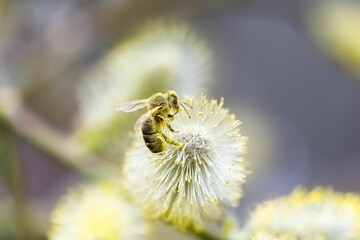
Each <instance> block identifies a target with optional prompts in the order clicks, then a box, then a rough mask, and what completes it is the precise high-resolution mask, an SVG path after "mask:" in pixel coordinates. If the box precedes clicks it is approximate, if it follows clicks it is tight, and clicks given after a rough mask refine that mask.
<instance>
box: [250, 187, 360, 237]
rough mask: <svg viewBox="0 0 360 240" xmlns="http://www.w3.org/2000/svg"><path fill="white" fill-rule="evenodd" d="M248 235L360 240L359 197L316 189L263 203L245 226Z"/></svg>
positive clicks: (296, 191)
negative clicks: (265, 234) (257, 233)
mask: <svg viewBox="0 0 360 240" xmlns="http://www.w3.org/2000/svg"><path fill="white" fill-rule="evenodd" d="M245 231H246V232H247V233H248V234H251V233H254V232H258V231H266V232H267V233H269V234H272V235H274V236H276V237H278V238H280V239H291V240H292V239H294V240H303V239H307V240H318V239H321V240H355V239H360V197H359V196H358V195H356V194H352V193H347V194H341V193H336V192H334V191H332V190H329V189H324V188H316V189H314V190H312V191H310V192H307V191H305V190H304V189H301V188H298V189H296V190H295V191H294V192H293V193H291V194H290V196H286V197H281V198H278V199H274V200H270V201H266V202H264V203H262V204H260V205H259V206H258V207H257V208H256V209H255V211H254V212H253V213H252V214H251V217H250V220H249V221H248V223H247V224H246V225H245Z"/></svg>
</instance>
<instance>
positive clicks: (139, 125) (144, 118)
mask: <svg viewBox="0 0 360 240" xmlns="http://www.w3.org/2000/svg"><path fill="white" fill-rule="evenodd" d="M160 108H161V106H157V107H155V108H153V109H151V110H149V111H147V112H146V113H144V114H143V115H141V117H140V118H139V119H138V120H137V121H136V123H135V130H138V129H141V125H142V124H143V122H144V121H145V120H146V119H148V118H149V117H151V115H152V114H153V113H154V112H156V111H157V110H159V109H160Z"/></svg>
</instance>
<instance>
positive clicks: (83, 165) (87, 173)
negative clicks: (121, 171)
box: [0, 106, 118, 178]
mask: <svg viewBox="0 0 360 240" xmlns="http://www.w3.org/2000/svg"><path fill="white" fill-rule="evenodd" d="M0 121H2V122H3V123H4V124H3V126H4V127H6V128H7V130H10V131H12V132H13V133H14V134H16V135H18V136H20V137H22V138H24V139H26V140H27V141H28V142H29V143H30V144H32V145H33V146H35V147H37V148H39V149H41V150H42V151H44V152H46V153H47V154H49V155H50V156H52V157H53V158H54V159H55V160H57V161H59V162H61V163H62V164H63V165H65V166H67V167H69V168H71V169H73V170H75V171H76V172H78V173H80V174H82V175H83V176H84V177H87V178H97V177H101V176H103V175H105V174H107V175H115V174H117V173H118V166H114V164H112V163H111V162H109V161H105V160H103V159H101V158H99V157H97V156H93V155H90V154H88V153H87V152H86V151H85V150H84V149H83V148H82V147H81V146H79V144H78V143H77V142H74V140H72V139H71V138H70V137H67V136H65V135H63V134H62V133H61V132H59V131H57V130H56V129H54V128H52V127H50V126H49V125H48V124H47V123H45V122H44V121H43V120H42V119H40V118H38V117H37V116H35V115H34V114H33V113H32V112H31V111H29V110H28V109H26V108H25V107H24V106H19V107H18V108H17V109H15V110H13V111H11V113H9V111H8V112H6V111H4V109H1V108H0Z"/></svg>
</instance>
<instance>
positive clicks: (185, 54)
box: [78, 20, 212, 156]
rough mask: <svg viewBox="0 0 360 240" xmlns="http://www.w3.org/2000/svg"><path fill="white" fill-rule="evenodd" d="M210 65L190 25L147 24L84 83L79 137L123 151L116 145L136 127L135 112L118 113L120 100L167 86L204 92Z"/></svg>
mask: <svg viewBox="0 0 360 240" xmlns="http://www.w3.org/2000/svg"><path fill="white" fill-rule="evenodd" d="M211 67H212V60H211V54H210V52H209V50H208V48H207V47H206V45H205V44H204V42H203V41H202V40H201V39H200V38H199V37H198V36H197V35H196V34H195V33H193V32H192V31H191V30H189V28H188V27H187V26H185V25H184V24H180V23H177V22H175V21H165V20H164V21H160V20H159V21H154V22H151V23H149V24H147V25H146V26H145V27H144V28H143V29H141V30H140V31H139V32H138V33H137V34H135V35H134V36H133V37H131V38H129V39H128V40H125V41H124V42H121V43H120V44H119V45H118V46H117V47H115V48H114V49H113V50H111V51H110V52H109V54H107V55H106V56H105V58H104V59H103V60H102V61H100V63H98V64H97V65H96V66H95V67H94V68H93V69H91V70H90V71H89V73H88V74H87V75H86V76H85V79H84V81H82V83H81V85H80V86H79V101H80V108H81V110H82V113H81V116H80V118H81V121H82V123H81V129H80V131H79V132H78V137H79V139H81V142H83V143H84V144H85V145H86V146H87V147H89V148H90V149H93V150H94V149H95V150H99V149H101V150H103V149H109V148H111V149H121V146H117V147H114V145H113V143H114V142H121V137H122V136H125V134H124V133H127V131H129V129H131V125H130V124H129V123H132V122H134V118H131V116H134V115H119V114H117V113H115V112H114V111H113V107H114V106H115V105H116V104H118V103H120V102H124V101H130V100H135V99H139V98H147V97H149V96H150V95H151V94H153V93H155V92H164V91H166V90H168V89H175V90H176V91H177V92H178V93H179V94H189V93H193V92H194V91H197V90H199V89H202V90H203V89H204V88H205V87H206V85H208V84H209V80H210V79H211V74H210V72H209V70H210V69H211ZM126 137H127V136H126ZM119 152H120V153H121V152H122V151H121V150H120V151H119ZM115 155H117V156H118V155H119V154H118V153H117V154H115Z"/></svg>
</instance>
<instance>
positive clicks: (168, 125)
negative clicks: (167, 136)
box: [166, 122, 179, 133]
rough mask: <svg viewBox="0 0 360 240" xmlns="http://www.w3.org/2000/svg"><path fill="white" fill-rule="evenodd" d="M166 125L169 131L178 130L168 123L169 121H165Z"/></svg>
mask: <svg viewBox="0 0 360 240" xmlns="http://www.w3.org/2000/svg"><path fill="white" fill-rule="evenodd" d="M166 126H167V127H168V128H169V129H170V131H172V132H175V133H177V132H179V131H176V130H175V129H174V128H173V127H172V126H171V125H170V123H169V122H167V123H166Z"/></svg>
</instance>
